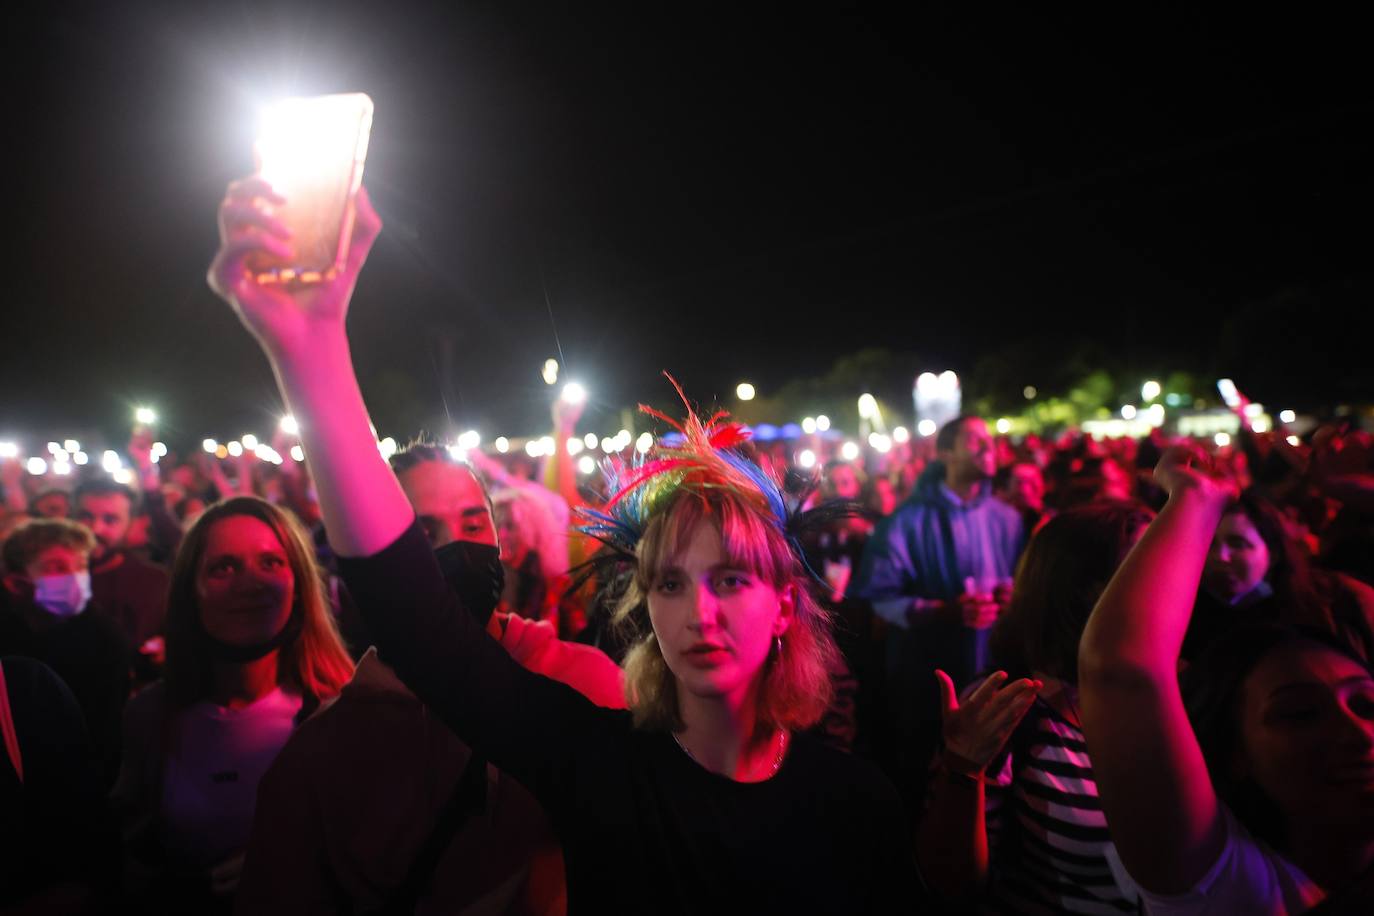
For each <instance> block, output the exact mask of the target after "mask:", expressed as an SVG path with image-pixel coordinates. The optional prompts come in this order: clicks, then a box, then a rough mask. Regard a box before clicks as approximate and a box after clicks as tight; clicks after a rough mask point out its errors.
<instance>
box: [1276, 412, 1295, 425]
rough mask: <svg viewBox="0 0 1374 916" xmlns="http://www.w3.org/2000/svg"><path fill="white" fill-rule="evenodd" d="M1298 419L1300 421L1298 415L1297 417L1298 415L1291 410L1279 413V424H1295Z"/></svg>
mask: <svg viewBox="0 0 1374 916" xmlns="http://www.w3.org/2000/svg"><path fill="white" fill-rule="evenodd" d="M1297 419H1298V415H1297V414H1296V413H1294V412H1293V411H1291V410H1280V411H1279V422H1280V423H1292V422H1294V421H1295V420H1297Z"/></svg>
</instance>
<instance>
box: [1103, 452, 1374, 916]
mask: <svg viewBox="0 0 1374 916" xmlns="http://www.w3.org/2000/svg"><path fill="white" fill-rule="evenodd" d="M1195 463H1200V460H1199V459H1198V458H1196V457H1195V456H1191V455H1189V454H1188V453H1186V452H1184V451H1182V450H1171V451H1170V452H1168V453H1166V454H1165V456H1164V458H1163V459H1162V460H1161V461H1160V464H1159V466H1158V468H1156V470H1155V479H1156V480H1157V481H1158V482H1159V483H1160V485H1161V486H1162V487H1164V489H1165V490H1166V491H1167V492H1168V494H1169V500H1168V502H1167V503H1166V504H1165V506H1164V508H1163V510H1161V511H1160V513H1159V516H1158V518H1156V519H1155V521H1154V522H1153V523H1151V525H1150V527H1149V528H1148V529H1147V530H1146V531H1145V534H1144V535H1142V537H1141V539H1140V541H1139V542H1138V543H1137V544H1136V546H1135V547H1134V548H1133V549H1132V550H1131V552H1130V554H1129V555H1128V556H1127V557H1126V559H1125V561H1124V562H1123V563H1122V564H1121V567H1120V568H1119V569H1118V570H1117V573H1116V575H1115V576H1113V578H1112V581H1111V582H1110V583H1109V584H1108V586H1107V589H1106V591H1105V592H1104V593H1103V595H1102V597H1101V599H1100V600H1099V601H1098V603H1097V606H1096V607H1095V608H1094V609H1093V613H1092V616H1091V617H1090V618H1089V620H1088V625H1087V627H1086V628H1085V629H1084V632H1083V640H1082V643H1081V645H1080V649H1079V664H1078V670H1079V692H1080V702H1081V705H1082V716H1083V733H1084V735H1085V737H1086V738H1087V741H1088V744H1089V745H1090V746H1091V747H1092V749H1093V770H1094V773H1095V774H1096V776H1097V783H1098V787H1099V789H1100V791H1101V799H1102V809H1103V812H1104V813H1105V814H1106V816H1107V821H1108V822H1109V823H1110V824H1111V825H1112V838H1113V840H1114V841H1115V843H1116V847H1117V851H1118V852H1119V854H1120V856H1121V861H1122V863H1123V864H1124V865H1125V867H1126V869H1127V871H1128V872H1129V873H1130V875H1131V877H1132V878H1133V879H1134V880H1135V881H1136V883H1137V885H1138V886H1139V887H1140V889H1141V893H1142V896H1143V898H1144V900H1145V903H1146V907H1147V910H1148V911H1149V912H1150V913H1152V914H1161V913H1162V914H1201V913H1300V912H1304V911H1306V910H1308V909H1310V908H1312V907H1314V906H1315V905H1317V904H1318V903H1319V902H1320V901H1321V900H1322V899H1323V898H1324V897H1326V896H1327V895H1328V894H1338V893H1342V892H1344V891H1345V890H1347V889H1349V888H1351V887H1353V886H1355V885H1356V884H1357V882H1359V879H1360V877H1361V876H1362V875H1364V874H1365V873H1367V872H1368V871H1369V870H1370V869H1371V868H1374V672H1371V669H1370V667H1369V665H1368V664H1367V663H1366V662H1365V661H1364V660H1362V659H1361V658H1360V657H1358V656H1357V655H1356V654H1354V653H1353V652H1351V651H1350V649H1349V647H1348V646H1347V645H1346V644H1345V643H1344V642H1343V641H1341V640H1338V639H1333V638H1332V637H1331V635H1330V634H1329V633H1328V632H1323V631H1311V630H1298V629H1292V628H1288V629H1286V630H1275V629H1274V628H1273V627H1272V626H1271V627H1268V628H1265V629H1262V630H1249V629H1247V630H1244V631H1242V630H1237V631H1235V632H1233V633H1232V634H1231V635H1230V636H1229V637H1228V638H1226V639H1223V640H1218V641H1215V642H1214V643H1213V644H1212V647H1211V648H1210V649H1209V650H1208V652H1207V653H1206V654H1205V655H1204V657H1203V658H1202V659H1201V660H1200V661H1199V662H1198V663H1196V664H1194V665H1192V666H1191V667H1190V668H1189V670H1188V672H1187V678H1188V681H1189V689H1188V701H1187V703H1185V697H1184V693H1183V691H1182V689H1181V688H1180V685H1179V678H1178V659H1179V652H1180V650H1181V648H1182V646H1183V640H1184V634H1185V633H1186V631H1187V628H1188V622H1189V618H1190V616H1191V613H1192V609H1193V596H1194V595H1195V594H1196V590H1197V585H1198V582H1199V581H1200V579H1201V578H1202V574H1203V568H1204V566H1205V564H1206V561H1207V553H1208V550H1209V545H1210V544H1211V543H1212V540H1213V538H1214V535H1215V533H1216V530H1217V527H1218V524H1219V523H1220V521H1221V519H1222V517H1223V516H1224V515H1225V514H1226V508H1227V506H1228V505H1230V504H1231V503H1232V502H1233V501H1234V500H1235V498H1236V492H1235V489H1234V486H1233V485H1230V484H1228V483H1227V482H1226V481H1224V480H1222V479H1219V478H1216V477H1213V476H1212V475H1210V474H1209V473H1207V472H1206V471H1204V470H1203V469H1201V468H1200V467H1199V466H1195ZM1366 884H1367V882H1366ZM1365 903H1366V905H1368V904H1369V903H1374V901H1369V900H1366V901H1365Z"/></svg>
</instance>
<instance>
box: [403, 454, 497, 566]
mask: <svg viewBox="0 0 1374 916" xmlns="http://www.w3.org/2000/svg"><path fill="white" fill-rule="evenodd" d="M397 479H398V480H400V482H401V489H403V490H405V494H406V498H407V499H409V500H410V505H411V507H412V508H413V509H414V510H415V514H416V515H417V516H419V518H420V523H421V524H422V525H423V526H424V528H425V532H426V533H427V534H428V535H429V540H430V544H431V546H434V547H442V546H444V545H445V544H447V543H449V542H450V541H472V542H474V543H477V544H487V545H490V546H492V547H495V546H497V543H496V524H495V522H493V521H492V517H491V510H490V509H489V508H488V507H487V501H486V498H485V497H484V496H483V495H482V487H481V485H480V484H478V482H477V478H475V477H473V476H472V472H471V471H469V470H468V469H467V468H465V467H462V466H461V465H457V464H450V463H449V462H447V461H421V462H420V463H419V464H417V465H415V466H414V467H411V468H408V469H406V470H404V471H402V472H401V473H400V474H398V475H397Z"/></svg>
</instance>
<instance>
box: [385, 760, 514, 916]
mask: <svg viewBox="0 0 1374 916" xmlns="http://www.w3.org/2000/svg"><path fill="white" fill-rule="evenodd" d="M486 805H487V762H486V760H484V759H483V758H482V757H480V756H479V755H477V754H473V755H472V757H471V758H469V760H468V765H467V766H466V767H465V768H464V769H463V772H462V775H460V776H459V777H458V784H457V785H456V786H454V789H453V794H452V795H450V796H449V797H448V800H447V801H445V802H444V806H443V807H442V808H440V809H439V816H438V818H437V819H436V822H435V824H434V829H433V830H431V831H430V834H429V837H428V838H427V839H426V840H425V845H424V846H422V847H421V848H420V852H419V854H418V855H416V857H415V861H414V862H412V863H411V866H410V871H409V872H408V873H407V874H406V878H405V882H404V883H403V884H402V885H401V887H400V889H399V890H398V891H397V893H396V895H395V896H394V897H393V898H392V900H390V901H389V902H388V903H387V905H386V907H385V908H384V909H383V910H381V911H380V912H381V913H385V914H392V913H414V912H415V906H416V904H417V903H419V901H420V899H421V898H422V897H423V896H424V894H425V889H426V888H427V887H428V885H429V881H430V878H431V876H433V874H434V871H435V869H437V868H438V867H439V860H440V859H441V858H442V857H443V855H444V852H445V850H447V849H448V847H449V843H451V842H452V841H453V838H454V836H456V835H457V833H458V831H459V830H460V829H461V828H462V826H463V824H464V823H466V822H467V820H468V818H469V817H471V816H473V815H475V814H480V813H481V812H482V811H483V810H484V809H485V808H486Z"/></svg>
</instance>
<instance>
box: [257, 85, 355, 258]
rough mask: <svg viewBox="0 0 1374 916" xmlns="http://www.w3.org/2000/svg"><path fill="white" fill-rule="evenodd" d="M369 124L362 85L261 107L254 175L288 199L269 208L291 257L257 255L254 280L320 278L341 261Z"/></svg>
mask: <svg viewBox="0 0 1374 916" xmlns="http://www.w3.org/2000/svg"><path fill="white" fill-rule="evenodd" d="M371 131H372V99H370V98H368V97H367V95H365V94H363V93H361V92H354V93H347V94H342V95H322V96H313V97H310V98H292V99H284V100H282V101H280V102H277V103H276V104H274V105H272V106H271V107H269V108H267V109H266V110H265V111H264V112H263V115H262V121H261V123H260V125H259V131H258V139H257V142H256V143H255V144H254V155H255V157H256V159H257V164H258V175H259V177H261V178H262V179H264V180H265V181H266V182H267V183H268V184H270V185H271V186H272V189H273V190H274V191H276V192H277V193H278V194H280V195H281V196H282V197H284V198H285V199H286V203H285V204H282V205H280V206H276V207H270V208H269V209H270V211H271V212H272V215H273V216H275V217H276V218H277V219H279V220H281V221H282V222H283V223H285V224H286V227H287V228H288V229H289V230H291V236H292V237H291V240H290V244H291V246H292V248H293V249H294V250H295V257H294V258H292V259H291V261H290V262H286V261H283V260H282V259H280V258H277V257H274V256H271V255H268V254H266V253H265V252H264V253H262V254H261V255H259V256H258V257H256V258H255V259H254V260H253V261H252V262H250V263H249V269H250V270H251V271H252V272H253V273H254V275H255V276H256V279H257V280H258V282H259V283H320V282H323V281H326V280H330V279H333V277H334V276H335V275H336V274H337V273H338V271H339V270H340V269H341V268H342V267H343V264H344V258H345V257H346V256H347V254H348V243H349V238H350V236H352V234H353V216H354V210H353V206H354V197H355V195H356V194H357V193H358V188H359V187H361V186H362V182H363V162H364V160H365V159H366V158H367V142H368V137H369V136H370V134H371Z"/></svg>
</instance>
